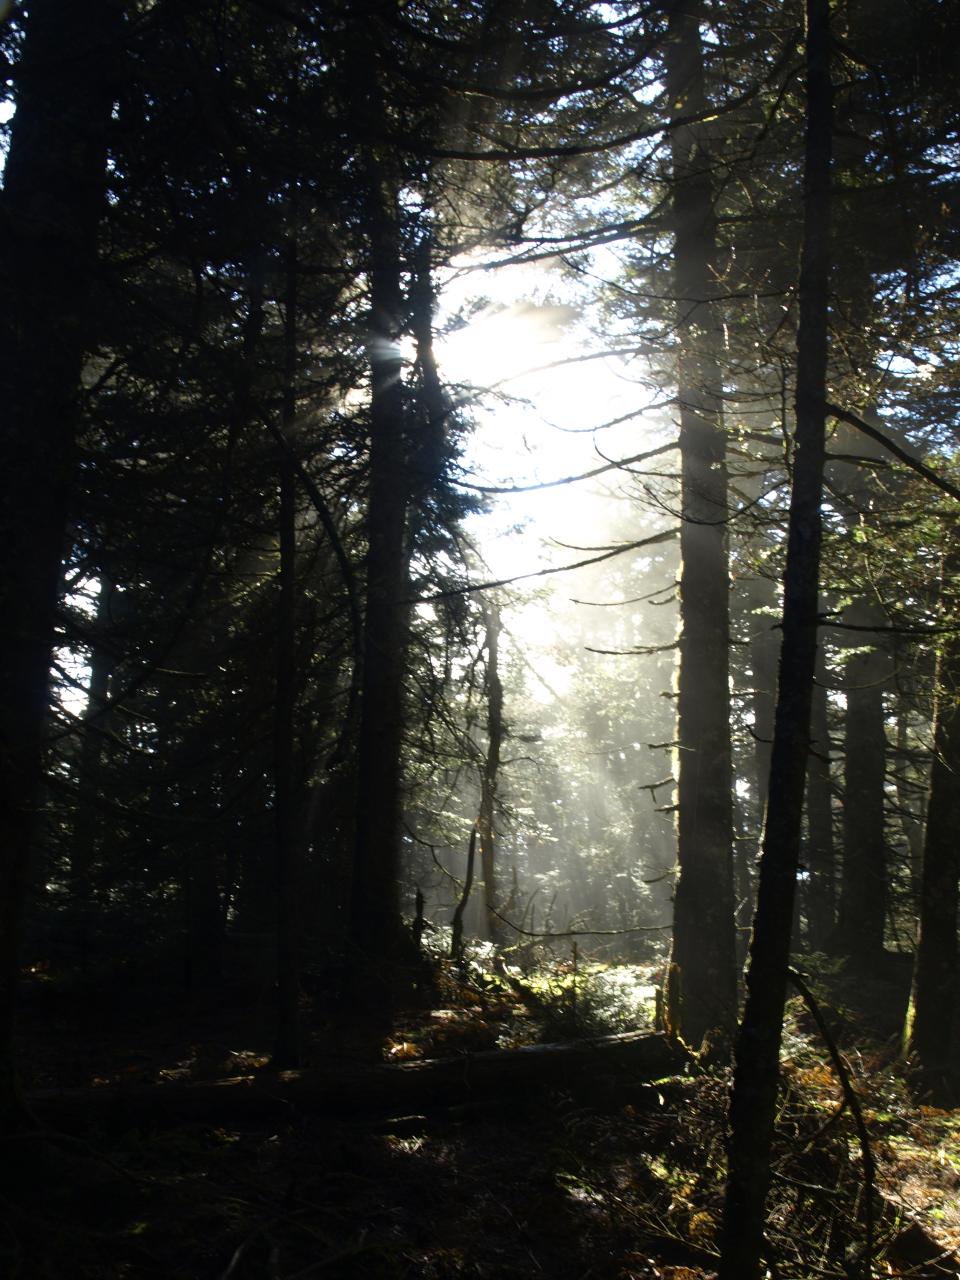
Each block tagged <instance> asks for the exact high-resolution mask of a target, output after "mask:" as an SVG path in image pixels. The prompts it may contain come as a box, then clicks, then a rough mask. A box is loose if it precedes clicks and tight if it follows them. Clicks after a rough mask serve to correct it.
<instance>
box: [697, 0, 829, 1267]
mask: <svg viewBox="0 0 960 1280" xmlns="http://www.w3.org/2000/svg"><path fill="white" fill-rule="evenodd" d="M806 44H807V48H806V93H807V129H806V155H805V163H804V192H803V205H804V210H803V212H804V219H803V252H802V257H801V264H800V281H799V308H800V314H799V327H798V333H797V391H796V436H795V453H794V469H793V489H792V494H791V500H790V520H789V531H788V540H787V564H786V570H785V575H784V605H783V644H782V648H781V653H780V678H779V686H778V691H777V710H776V718H775V723H774V736H773V754H772V760H771V767H770V787H769V793H768V801H767V820H766V826H765V830H764V838H763V854H762V857H761V863H760V884H759V892H758V898H757V912H756V917H755V920H754V929H753V941H752V943H751V947H750V968H749V972H748V975H747V1002H746V1007H745V1009H744V1014H743V1021H742V1023H741V1026H740V1032H739V1035H738V1038H737V1051H736V1070H735V1075H734V1088H733V1098H732V1102H731V1107H730V1128H731V1137H730V1155H729V1173H728V1178H727V1190H726V1201H725V1205H724V1218H723V1229H722V1238H721V1261H720V1272H719V1274H720V1277H721V1280H757V1278H758V1277H759V1275H760V1259H761V1255H762V1253H763V1233H764V1206H765V1202H766V1196H767V1188H768V1185H769V1180H770V1147H771V1143H772V1139H773V1126H774V1117H775V1115H776V1104H777V1089H778V1085H779V1079H780V1041H781V1037H782V1033H783V1010H784V1004H785V1001H786V992H787V975H788V968H789V960H790V934H791V927H792V922H793V903H794V896H795V892H796V879H797V867H798V862H799V852H800V836H801V824H802V815H803V791H804V779H805V775H806V764H807V750H808V743H809V735H810V708H811V700H812V692H813V681H814V675H815V670H816V656H817V621H818V618H817V610H818V597H819V577H820V540H821V511H820V505H821V497H822V490H823V466H824V453H825V445H824V438H825V416H826V407H825V406H826V372H827V340H828V339H827V317H828V299H829V268H830V249H829V235H830V232H829V227H830V168H831V160H830V158H831V141H832V132H833V103H832V88H831V83H830V9H829V0H807V41H806Z"/></svg>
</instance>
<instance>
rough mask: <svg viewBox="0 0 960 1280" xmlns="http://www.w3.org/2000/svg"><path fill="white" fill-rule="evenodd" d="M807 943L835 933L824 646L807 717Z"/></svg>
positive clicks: (819, 944)
mask: <svg viewBox="0 0 960 1280" xmlns="http://www.w3.org/2000/svg"><path fill="white" fill-rule="evenodd" d="M804 856H805V859H806V864H807V876H808V879H807V892H806V895H805V896H806V916H807V943H808V945H809V946H810V948H811V950H813V951H825V950H827V948H828V947H829V946H830V945H831V943H832V941H833V936H834V932H833V931H834V923H835V917H836V909H837V891H836V881H835V875H836V869H835V867H834V856H833V783H832V779H831V770H830V726H829V721H828V718H827V668H826V663H825V661H824V656H823V648H822V647H821V648H820V651H819V653H818V655H817V683H816V685H815V686H814V690H813V706H812V710H811V718H810V754H809V756H808V757H807V839H806V845H805V848H804Z"/></svg>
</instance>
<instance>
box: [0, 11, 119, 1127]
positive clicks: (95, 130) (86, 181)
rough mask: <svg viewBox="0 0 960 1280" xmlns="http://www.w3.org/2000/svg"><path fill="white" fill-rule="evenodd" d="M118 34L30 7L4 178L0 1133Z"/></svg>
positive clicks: (88, 15)
mask: <svg viewBox="0 0 960 1280" xmlns="http://www.w3.org/2000/svg"><path fill="white" fill-rule="evenodd" d="M119 36H120V12H119V7H118V6H117V5H116V4H114V3H112V2H111V0H96V2H95V3H91V4H90V5H84V6H82V7H80V6H77V5H74V4H71V3H69V0H51V3H49V4H46V5H37V6H35V7H33V8H32V9H31V11H30V15H29V19H28V23H27V29H26V34H25V37H24V44H23V52H22V56H21V60H20V63H19V65H18V68H17V75H16V116H15V118H14V126H13V132H12V136H11V142H10V152H9V155H8V157H7V164H6V169H5V175H4V188H3V202H2V215H3V224H4V233H3V249H2V254H3V257H2V266H0V270H2V273H3V277H4V295H5V304H4V309H3V322H2V323H3V332H2V341H0V399H2V403H3V426H2V452H3V456H4V460H5V466H4V481H3V490H2V493H0V510H2V517H0V518H2V520H3V538H2V541H3V548H4V555H3V589H2V593H0V596H2V600H3V610H4V615H5V626H4V630H3V638H2V641H0V683H2V694H0V706H2V711H0V823H2V827H0V850H2V857H3V864H2V873H0V874H2V877H3V881H2V884H0V901H2V904H3V905H2V908H0V911H2V916H0V1132H9V1130H10V1129H11V1127H14V1126H15V1125H16V1124H17V1123H18V1115H19V1111H20V1107H19V1103H18V1100H17V1093H16V1084H15V1079H14V1065H13V1042H12V1037H13V1020H14V1002H15V988H16V975H17V965H18V954H19V942H20V932H21V926H22V918H23V911H24V901H25V894H26V888H27V868H28V857H29V853H30V847H31V844H32V842H33V839H34V835H35V831H36V820H37V813H36V805H37V799H38V794H39V785H40V778H41V767H42V766H41V760H42V753H43V737H44V728H45V724H46V719H47V691H48V680H49V670H50V661H51V651H52V647H53V638H54V616H55V610H56V605H57V598H58V595H59V590H60V581H61V560H62V554H63V546H64V540H65V535H66V522H67V510H68V498H69V493H70V488H71V484H72V482H73V478H74V459H75V444H76V432H77V424H78V409H79V399H80V373H81V366H82V362H83V357H84V353H85V352H86V351H87V350H88V349H89V346H90V343H91V334H90V332H89V328H88V325H89V321H90V307H91V295H92V293H93V290H94V288H95V285H96V278H97V240H98V229H99V225H100V219H101V216H102V214H103V212H104V209H105V204H106V201H105V195H106V186H105V181H106V155H107V134H108V129H109V124H110V112H111V108H112V106H113V103H114V99H115V95H116V85H117V75H118V67H119Z"/></svg>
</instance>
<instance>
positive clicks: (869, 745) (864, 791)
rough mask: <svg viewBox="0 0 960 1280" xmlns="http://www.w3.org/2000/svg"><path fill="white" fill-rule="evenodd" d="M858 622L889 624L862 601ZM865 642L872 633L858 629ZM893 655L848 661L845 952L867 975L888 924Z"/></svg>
mask: <svg viewBox="0 0 960 1280" xmlns="http://www.w3.org/2000/svg"><path fill="white" fill-rule="evenodd" d="M844 620H845V621H846V622H849V623H852V624H854V625H857V626H873V625H878V626H879V625H882V622H883V619H882V617H881V616H880V614H879V611H878V610H877V609H876V608H874V607H872V606H871V605H870V604H869V603H867V602H865V601H862V600H857V601H855V602H854V603H853V604H852V605H851V606H849V607H848V608H847V609H846V610H845V611H844ZM853 634H854V636H855V637H856V642H857V643H858V644H859V645H864V644H869V643H870V635H869V632H863V633H861V632H854V633H853ZM889 667H890V663H889V659H888V658H887V656H886V655H885V654H884V653H882V652H881V651H880V650H878V649H877V648H876V647H874V648H872V649H870V650H869V651H867V652H858V653H856V654H854V655H853V656H852V657H851V658H850V661H849V662H848V663H847V679H846V684H847V712H846V718H845V732H846V741H845V746H844V797H843V873H842V877H841V888H840V903H839V909H838V921H837V941H838V949H839V950H840V953H841V954H842V955H844V956H846V957H847V959H848V960H849V961H850V963H851V964H852V965H853V966H854V967H855V968H856V969H857V970H858V971H859V972H861V973H870V972H872V971H874V970H875V968H876V966H877V964H878V963H880V962H881V961H882V959H883V936H884V926H885V924H886V899H887V875H886V870H887V868H886V864H887V858H886V836H885V833H884V801H885V784H886V748H887V736H886V728H885V724H884V714H883V684H884V681H885V678H886V677H887V675H888V674H889Z"/></svg>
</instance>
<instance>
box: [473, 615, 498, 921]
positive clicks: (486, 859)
mask: <svg viewBox="0 0 960 1280" xmlns="http://www.w3.org/2000/svg"><path fill="white" fill-rule="evenodd" d="M484 616H485V618H486V624H487V638H486V647H487V676H486V692H487V753H486V756H485V757H484V761H483V771H482V774H481V778H480V816H479V818H478V819H477V829H478V832H479V836H480V870H481V874H482V876H483V905H484V910H485V912H486V924H487V932H488V934H489V936H490V937H491V938H498V937H500V936H501V934H502V932H503V929H502V927H501V921H500V916H499V914H498V913H499V911H500V900H499V894H498V893H497V866H496V832H495V830H494V816H495V813H494V811H495V806H496V799H497V778H498V775H499V772H500V749H501V747H502V745H503V739H504V736H505V727H504V723H503V684H502V682H501V680H500V661H499V653H500V609H499V606H498V605H497V604H496V603H495V602H491V603H490V604H488V605H487V606H486V607H485V609H484Z"/></svg>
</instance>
